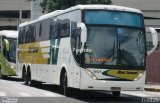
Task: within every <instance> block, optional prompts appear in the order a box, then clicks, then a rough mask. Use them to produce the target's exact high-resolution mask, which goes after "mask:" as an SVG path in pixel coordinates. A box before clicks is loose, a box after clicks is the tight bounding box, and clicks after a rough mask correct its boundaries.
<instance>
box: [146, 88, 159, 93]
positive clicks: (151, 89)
mask: <svg viewBox="0 0 160 103" xmlns="http://www.w3.org/2000/svg"><path fill="white" fill-rule="evenodd" d="M144 90H145V91H152V92H160V89H157V88H144Z"/></svg>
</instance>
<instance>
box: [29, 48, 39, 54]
mask: <svg viewBox="0 0 160 103" xmlns="http://www.w3.org/2000/svg"><path fill="white" fill-rule="evenodd" d="M37 52H38V47H29V50H28V53H37Z"/></svg>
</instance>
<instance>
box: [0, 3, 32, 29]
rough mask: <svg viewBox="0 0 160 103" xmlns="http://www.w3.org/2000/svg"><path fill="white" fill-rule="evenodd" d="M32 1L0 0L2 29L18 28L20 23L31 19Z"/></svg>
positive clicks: (0, 23) (0, 24)
mask: <svg viewBox="0 0 160 103" xmlns="http://www.w3.org/2000/svg"><path fill="white" fill-rule="evenodd" d="M30 12H31V2H30V1H27V0H0V30H17V27H18V25H19V24H20V23H22V22H25V21H28V20H29V19H30V14H31V13H30Z"/></svg>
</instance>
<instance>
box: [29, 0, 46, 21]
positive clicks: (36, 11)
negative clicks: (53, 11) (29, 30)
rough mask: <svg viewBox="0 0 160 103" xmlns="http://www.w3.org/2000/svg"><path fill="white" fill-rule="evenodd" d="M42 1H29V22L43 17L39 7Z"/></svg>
mask: <svg viewBox="0 0 160 103" xmlns="http://www.w3.org/2000/svg"><path fill="white" fill-rule="evenodd" d="M42 1H43V0H32V1H31V20H34V19H37V18H39V17H40V16H41V15H43V13H42V11H43V9H42V7H41V6H40V3H41V2H42Z"/></svg>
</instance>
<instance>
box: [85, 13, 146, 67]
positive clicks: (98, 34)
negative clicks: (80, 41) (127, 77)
mask: <svg viewBox="0 0 160 103" xmlns="http://www.w3.org/2000/svg"><path fill="white" fill-rule="evenodd" d="M93 17H94V18H93ZM142 20H143V16H142V15H140V14H136V13H129V12H123V11H98V10H95V11H94V10H86V11H84V22H85V24H86V27H87V41H86V43H85V49H86V50H88V49H89V50H90V52H84V59H85V60H84V61H85V63H84V64H85V65H87V66H88V67H90V66H91V65H92V66H91V67H93V65H95V66H96V68H98V67H100V68H106V67H105V66H114V67H115V68H119V67H120V66H122V67H126V68H130V67H131V68H135V69H136V68H137V67H140V68H144V65H145V63H144V61H145V53H146V52H145V31H144V23H143V21H142ZM100 65H101V66H100ZM102 66H103V67H102Z"/></svg>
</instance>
